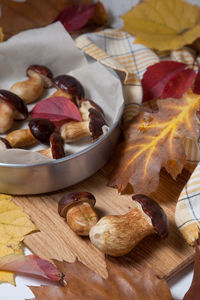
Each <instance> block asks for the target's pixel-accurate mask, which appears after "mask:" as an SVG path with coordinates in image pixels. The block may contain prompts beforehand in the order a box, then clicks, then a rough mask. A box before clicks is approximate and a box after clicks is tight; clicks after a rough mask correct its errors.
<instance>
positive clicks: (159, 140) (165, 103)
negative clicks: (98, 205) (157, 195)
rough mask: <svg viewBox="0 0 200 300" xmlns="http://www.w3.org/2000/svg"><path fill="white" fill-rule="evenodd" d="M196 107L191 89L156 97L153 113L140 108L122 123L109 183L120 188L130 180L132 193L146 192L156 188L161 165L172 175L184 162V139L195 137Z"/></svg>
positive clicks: (199, 101)
mask: <svg viewBox="0 0 200 300" xmlns="http://www.w3.org/2000/svg"><path fill="white" fill-rule="evenodd" d="M199 107H200V96H199V95H196V94H192V93H190V94H185V95H184V97H183V98H182V99H178V100H176V99H172V98H169V99H166V100H160V101H158V109H159V111H158V112H157V113H147V112H141V113H140V114H139V116H138V117H137V118H136V119H135V121H133V122H131V123H129V124H127V125H125V128H124V130H125V134H126V140H125V141H124V142H123V143H122V144H120V145H119V146H118V147H117V149H116V153H115V154H114V155H113V166H114V170H113V172H112V174H111V178H110V181H109V186H112V187H117V188H118V191H119V192H121V191H123V190H124V189H125V188H126V187H127V185H128V184H130V185H131V186H132V187H133V189H134V193H136V194H140V193H142V194H146V195H148V194H150V193H151V192H153V191H155V190H156V189H157V187H158V184H159V173H160V169H161V168H162V167H165V169H166V170H167V171H168V173H169V174H171V176H172V177H173V178H174V179H176V177H177V175H178V174H180V173H181V171H182V168H183V167H184V164H185V158H186V155H185V149H184V146H183V141H184V139H185V138H186V137H192V138H196V139H197V138H198V137H199V126H198V122H197V118H196V111H197V110H198V109H199Z"/></svg>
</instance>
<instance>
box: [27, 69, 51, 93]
mask: <svg viewBox="0 0 200 300" xmlns="http://www.w3.org/2000/svg"><path fill="white" fill-rule="evenodd" d="M34 73H37V74H38V75H40V76H41V77H42V79H43V82H44V87H46V88H49V87H51V86H52V85H53V81H52V78H53V74H52V72H51V71H50V70H49V68H47V67H45V66H42V65H31V66H29V67H28V68H27V70H26V74H27V76H29V77H31V76H32V75H33V74H34Z"/></svg>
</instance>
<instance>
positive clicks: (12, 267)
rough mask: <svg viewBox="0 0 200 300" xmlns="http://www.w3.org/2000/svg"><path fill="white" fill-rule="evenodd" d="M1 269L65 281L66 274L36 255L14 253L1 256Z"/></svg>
mask: <svg viewBox="0 0 200 300" xmlns="http://www.w3.org/2000/svg"><path fill="white" fill-rule="evenodd" d="M0 270H1V271H11V272H15V273H18V274H28V275H36V276H39V277H42V278H46V279H50V280H53V281H60V283H63V281H64V275H63V274H62V273H61V272H60V271H59V270H58V269H57V268H56V266H54V265H53V264H52V263H50V262H49V261H47V260H44V259H41V258H40V257H38V256H36V255H27V256H24V255H20V254H17V255H15V254H13V255H7V256H3V257H1V258H0Z"/></svg>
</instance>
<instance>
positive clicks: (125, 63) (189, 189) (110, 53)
mask: <svg viewBox="0 0 200 300" xmlns="http://www.w3.org/2000/svg"><path fill="white" fill-rule="evenodd" d="M134 39H135V38H134V37H133V36H131V35H130V34H128V33H126V32H123V31H119V30H114V29H106V30H103V31H100V32H97V33H88V34H84V35H81V36H79V37H78V38H77V39H76V44H77V46H78V47H79V48H80V49H81V50H82V51H84V52H85V53H86V54H87V55H88V56H89V57H92V58H93V59H95V60H97V61H99V62H101V63H102V64H103V65H105V66H107V67H110V68H112V69H114V70H115V71H117V73H118V75H119V76H120V78H121V79H122V81H123V84H124V95H125V109H124V114H123V121H124V122H127V121H130V120H131V119H132V118H133V117H134V116H135V115H137V114H138V112H139V110H140V106H141V102H142V88H141V83H140V80H141V78H142V76H143V74H144V72H145V70H146V68H147V67H148V66H150V65H152V64H155V63H156V62H158V61H160V57H159V56H158V55H157V54H156V53H154V52H153V51H152V50H150V49H148V48H146V47H144V46H143V45H140V44H133V42H134ZM168 59H169V57H168ZM170 59H172V60H176V61H180V62H184V63H189V64H192V63H193V61H194V55H193V53H192V51H191V50H190V49H188V48H183V49H182V50H180V51H172V52H171V57H170ZM185 150H186V154H187V162H188V164H187V167H188V169H191V166H192V165H193V164H194V163H197V162H198V161H200V155H199V147H198V144H197V143H196V142H195V141H194V140H193V139H192V138H189V139H186V140H185ZM192 168H193V167H192ZM199 173H200V164H199V165H198V167H197V168H196V169H195V171H194V173H193V174H192V177H191V179H190V180H189V182H188V183H187V185H186V187H185V188H184V190H183V192H182V193H181V196H180V198H179V200H178V203H177V207H176V224H177V226H178V228H179V229H180V231H181V232H182V233H183V235H184V237H185V238H186V240H187V241H188V243H189V244H194V240H195V239H196V238H197V235H198V226H199V224H200V202H199V203H198V199H197V198H198V195H199V197H200V176H199V175H200V174H199ZM198 178H199V179H198ZM193 187H194V188H193ZM198 191H199V192H198ZM199 200H200V199H199Z"/></svg>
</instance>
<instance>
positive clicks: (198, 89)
mask: <svg viewBox="0 0 200 300" xmlns="http://www.w3.org/2000/svg"><path fill="white" fill-rule="evenodd" d="M193 92H194V93H195V94H200V68H199V71H198V73H197V76H196V79H195V82H194V87H193Z"/></svg>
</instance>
